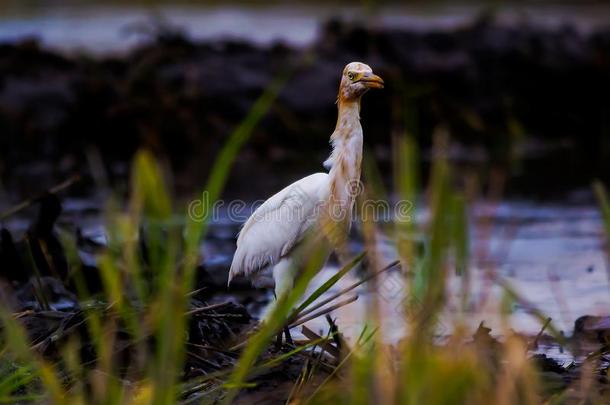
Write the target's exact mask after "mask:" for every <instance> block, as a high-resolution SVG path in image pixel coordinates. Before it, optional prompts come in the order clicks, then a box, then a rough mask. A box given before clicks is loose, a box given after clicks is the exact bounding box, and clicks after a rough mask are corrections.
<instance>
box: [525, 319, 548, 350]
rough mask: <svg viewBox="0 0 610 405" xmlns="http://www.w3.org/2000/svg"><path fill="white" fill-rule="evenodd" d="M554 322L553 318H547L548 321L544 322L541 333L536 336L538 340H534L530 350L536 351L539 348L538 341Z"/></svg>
mask: <svg viewBox="0 0 610 405" xmlns="http://www.w3.org/2000/svg"><path fill="white" fill-rule="evenodd" d="M552 320H553V318H546V321H545V322H544V325H542V329H540V332H538V334H537V335H536V338H535V339H534V341H533V342H532V344H531V345H530V348H532V349H535V348H537V347H538V339H540V337H541V336H542V334H543V333H544V330H545V329H546V328H547V326H549V325H550V324H551V321H552Z"/></svg>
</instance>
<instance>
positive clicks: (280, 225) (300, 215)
mask: <svg viewBox="0 0 610 405" xmlns="http://www.w3.org/2000/svg"><path fill="white" fill-rule="evenodd" d="M327 190H328V174H326V173H316V174H312V175H310V176H307V177H305V178H303V179H301V180H299V181H296V182H295V183H292V184H291V185H289V186H287V187H286V188H284V189H283V190H282V191H280V192H278V193H277V194H275V195H274V196H272V197H271V198H269V199H268V200H267V201H265V202H264V203H263V204H262V205H261V206H260V207H258V208H257V209H256V211H254V213H253V214H252V216H250V218H249V219H248V220H247V221H246V223H245V224H244V226H243V228H242V230H241V232H240V234H239V237H238V238H237V250H236V251H235V255H234V256H233V262H232V263H231V270H230V272H229V283H230V282H231V279H232V278H233V277H235V276H236V275H238V274H243V275H245V276H246V277H249V278H251V277H253V276H255V275H256V273H258V272H259V271H261V270H263V269H265V268H267V267H269V266H273V265H275V264H277V263H278V262H279V261H280V259H281V258H282V257H283V256H285V255H286V254H288V253H289V252H290V251H291V249H292V248H293V247H294V246H295V245H296V244H297V243H298V242H299V241H300V240H301V239H302V238H303V236H304V235H305V234H306V233H307V231H308V230H309V229H310V228H311V226H312V225H313V224H314V223H315V222H316V219H317V215H316V214H317V207H318V206H319V205H320V203H321V202H323V201H324V199H325V198H326V193H327Z"/></svg>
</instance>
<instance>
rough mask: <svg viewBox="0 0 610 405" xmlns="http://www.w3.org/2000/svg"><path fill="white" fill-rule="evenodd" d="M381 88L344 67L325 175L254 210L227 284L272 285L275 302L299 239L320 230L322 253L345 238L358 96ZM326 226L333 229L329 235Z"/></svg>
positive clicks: (364, 69) (291, 270) (363, 69)
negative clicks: (235, 281) (324, 240)
mask: <svg viewBox="0 0 610 405" xmlns="http://www.w3.org/2000/svg"><path fill="white" fill-rule="evenodd" d="M382 87H383V80H382V79H381V78H380V77H379V76H377V75H374V74H373V73H372V70H371V68H370V67H369V66H368V65H365V64H363V63H360V62H352V63H350V64H348V65H347V66H346V67H345V69H344V70H343V74H342V77H341V84H340V86H339V96H338V106H339V114H338V118H337V125H336V127H335V131H334V132H333V134H332V135H331V143H332V147H333V150H332V153H331V155H330V157H329V159H328V160H327V161H326V162H325V166H328V167H329V168H330V171H329V172H328V173H315V174H312V175H310V176H307V177H305V178H303V179H301V180H298V181H296V182H294V183H292V184H291V185H289V186H288V187H286V188H284V189H283V190H282V191H280V192H278V193H277V194H275V195H274V196H272V197H271V198H269V199H268V200H267V201H265V202H264V203H263V204H262V205H261V206H260V207H258V209H256V211H255V212H254V213H253V214H252V216H251V217H250V218H249V219H248V220H247V221H246V223H245V224H244V226H243V228H242V230H241V232H240V234H239V237H238V238H237V250H236V252H235V255H234V256H233V262H232V263H231V269H230V271H229V283H231V280H232V279H233V278H234V277H235V276H237V275H243V276H245V277H247V278H249V279H250V280H251V281H252V282H253V284H254V285H256V286H261V287H263V286H271V285H273V284H275V294H276V297H277V298H279V297H281V296H282V295H284V294H286V293H287V292H288V291H290V289H291V288H292V286H293V283H294V280H295V278H296V276H297V271H298V269H299V267H300V266H301V264H302V263H298V262H297V260H298V257H299V251H298V250H299V249H298V247H299V242H300V241H301V240H302V239H303V238H304V237H305V235H307V234H308V233H309V232H318V231H320V232H321V234H320V235H321V236H323V237H326V238H327V239H328V243H327V244H326V246H328V253H330V251H331V248H337V247H338V245H341V244H342V243H343V242H344V241H345V240H346V239H347V233H348V232H349V227H350V224H351V213H352V208H353V205H354V200H355V195H354V194H353V189H354V187H353V185H354V182H358V181H359V180H360V166H361V162H362V144H363V138H362V136H363V135H362V127H361V126H360V98H361V97H362V95H363V94H364V93H365V92H366V91H367V90H368V89H369V88H382ZM328 223H330V224H331V225H332V226H331V227H329V226H327V224H328ZM316 227H317V228H316ZM318 228H319V229H318ZM329 228H333V229H332V230H331V231H330V232H329ZM271 307H272V306H270V307H269V308H268V309H267V314H270V313H271V310H270V309H271Z"/></svg>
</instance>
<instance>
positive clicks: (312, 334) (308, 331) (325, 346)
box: [301, 325, 340, 359]
mask: <svg viewBox="0 0 610 405" xmlns="http://www.w3.org/2000/svg"><path fill="white" fill-rule="evenodd" d="M301 333H302V334H303V335H305V337H307V338H309V339H310V340H320V341H321V339H322V336H320V335H318V334H317V333H315V332H314V331H312V330H311V329H309V328H308V327H307V326H305V325H303V326H301ZM320 347H321V348H322V349H323V350H326V352H328V353H330V354H331V355H332V356H333V357H335V358H337V359H338V358H339V355H340V353H339V350H338V349H337V348H336V347H335V346H333V345H332V344H330V342H324V341H321V343H320Z"/></svg>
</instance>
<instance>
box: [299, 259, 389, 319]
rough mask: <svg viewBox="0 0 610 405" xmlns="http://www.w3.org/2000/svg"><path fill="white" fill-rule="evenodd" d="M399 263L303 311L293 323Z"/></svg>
mask: <svg viewBox="0 0 610 405" xmlns="http://www.w3.org/2000/svg"><path fill="white" fill-rule="evenodd" d="M399 263H400V261H398V260H396V261H394V262H392V263H390V264H388V265H387V266H386V267H384V268H383V269H381V270H379V271H378V272H376V273H373V274H371V275H369V276H367V277H365V278H363V279H362V280H360V281H358V282H357V283H354V284H352V285H350V286H349V287H346V288H344V289H343V290H341V291H339V292H338V293H336V294H333V295H331V296H330V297H328V298H327V299H325V300H322V301H320V302H319V303H318V304H316V305H314V306H313V307H311V308H309V309H306V310H304V311H302V312H301V313H298V314H295V315H294V317H293V318H292V320H291V321H294V320H295V319H298V318H302V317H304V316H306V315H308V314H311V313H312V312H313V311H315V310H317V309H319V308H322V307H323V306H324V305H326V304H328V303H329V302H331V301H334V300H335V299H337V298H339V297H340V296H342V295H343V294H345V293H348V292H350V291H352V290H353V289H354V288H356V287H359V286H360V285H362V284H364V283H366V282H367V281H369V280H371V279H373V278H375V277H377V276H378V275H380V274H381V273H383V272H385V271H388V270H389V269H391V268H392V267H394V266H396V265H397V264H399Z"/></svg>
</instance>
